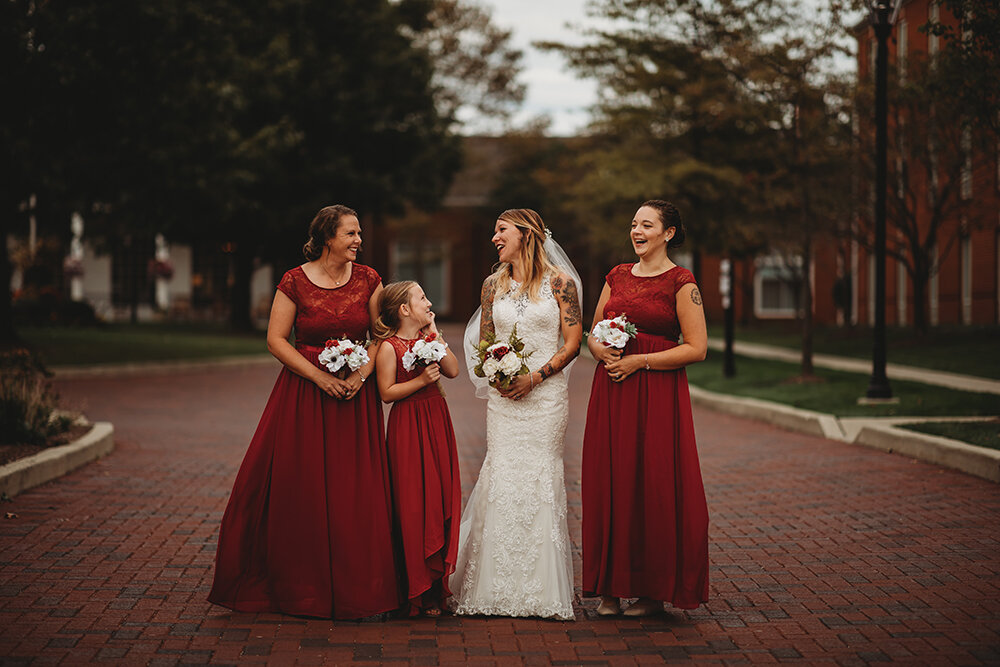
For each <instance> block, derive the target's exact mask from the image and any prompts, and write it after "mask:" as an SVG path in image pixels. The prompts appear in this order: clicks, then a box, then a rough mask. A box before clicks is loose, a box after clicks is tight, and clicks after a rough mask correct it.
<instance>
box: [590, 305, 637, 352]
mask: <svg viewBox="0 0 1000 667" xmlns="http://www.w3.org/2000/svg"><path fill="white" fill-rule="evenodd" d="M608 315H611V319H607V320H601V321H600V322H598V323H597V324H595V325H594V331H593V332H592V333H591V334H590V335H591V336H593V337H594V338H595V339H596V340H597V342H599V343H600V344H602V345H604V346H605V347H614V348H617V349H619V350H620V349H622V348H623V347H625V345H626V344H628V342H629V339H631V338H635V334H636V330H635V325H634V324H632V323H631V322H629V321H628V320H627V319H625V313H622V314H621V315H619V316H618V317H615V314H614V313H608Z"/></svg>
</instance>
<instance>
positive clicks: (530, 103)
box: [477, 0, 852, 136]
mask: <svg viewBox="0 0 1000 667" xmlns="http://www.w3.org/2000/svg"><path fill="white" fill-rule="evenodd" d="M477 1H478V2H479V4H481V5H483V6H485V7H488V8H490V9H491V10H492V12H493V21H494V23H495V24H496V25H498V26H501V27H503V28H508V29H511V30H513V35H512V41H513V43H514V46H516V47H517V48H520V49H521V50H522V51H523V52H524V60H523V64H524V71H523V74H522V76H521V80H522V81H523V82H524V83H525V84H526V85H527V95H526V98H525V101H524V104H523V106H522V109H521V111H520V113H518V114H517V115H516V116H515V117H514V124H515V125H523V124H525V122H526V121H528V120H530V119H531V118H534V117H537V116H539V115H546V116H548V117H549V118H550V119H551V125H550V126H549V134H552V135H558V136H570V135H574V134H576V133H577V132H578V131H579V130H582V129H583V128H584V127H586V125H587V122H588V119H589V113H588V111H587V109H588V107H590V106H591V105H593V104H594V103H595V102H596V100H597V85H596V83H595V82H594V81H592V80H586V79H580V78H577V76H576V74H574V73H573V72H572V71H570V70H569V68H568V67H567V66H566V61H565V60H564V59H563V57H562V56H560V55H559V54H557V53H548V52H544V51H540V50H539V49H536V48H534V47H533V46H532V45H531V44H532V42H535V41H540V40H547V41H557V42H566V43H580V42H581V41H583V40H582V38H581V36H580V34H579V32H577V31H575V30H573V29H572V28H570V27H567V24H571V25H575V26H580V27H587V26H591V27H592V26H594V25H596V22H595V21H594V20H593V19H589V18H588V17H587V15H586V12H585V10H584V8H585V5H586V4H587V0H477ZM825 2H826V0H804V4H806V5H814V6H821V5H823V4H824V3H825ZM851 67H852V62H851V61H850V59H846V60H845V61H844V62H842V63H840V65H839V67H838V68H851Z"/></svg>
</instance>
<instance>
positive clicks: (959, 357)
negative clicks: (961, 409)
mask: <svg viewBox="0 0 1000 667" xmlns="http://www.w3.org/2000/svg"><path fill="white" fill-rule="evenodd" d="M799 327H800V325H799V324H798V323H796V322H762V323H759V324H754V325H752V326H745V327H740V326H737V328H736V340H737V341H745V342H748V343H767V344H769V345H780V346H782V347H789V348H793V349H796V350H798V349H800V347H801V340H802V334H801V330H800V328H799ZM709 335H711V336H712V337H713V338H720V339H721V338H722V336H723V329H722V326H721V325H712V326H710V327H709ZM886 338H887V341H888V358H889V363H896V364H905V365H908V366H918V367H923V368H933V369H936V370H942V371H950V372H952V373H964V374H967V375H977V376H980V377H987V378H993V379H1000V327H996V326H990V327H938V328H935V329H933V330H932V331H930V332H929V333H928V334H927V335H926V336H923V337H921V336H917V335H916V334H915V333H914V332H913V330H912V329H901V328H889V329H888V331H887V332H886ZM814 351H815V352H817V353H822V354H835V355H840V356H845V357H854V358H857V359H871V357H872V331H871V329H869V328H867V327H851V328H848V327H823V328H820V329H817V331H816V335H815V342H814ZM895 384H896V383H895V382H893V387H894V388H895Z"/></svg>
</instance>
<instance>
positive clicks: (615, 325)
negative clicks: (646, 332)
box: [608, 322, 622, 329]
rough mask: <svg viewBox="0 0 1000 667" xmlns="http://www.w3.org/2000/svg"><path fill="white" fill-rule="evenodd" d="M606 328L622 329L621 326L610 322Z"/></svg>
mask: <svg viewBox="0 0 1000 667" xmlns="http://www.w3.org/2000/svg"><path fill="white" fill-rule="evenodd" d="M608 326H609V327H610V328H612V329H621V328H622V325H620V324H618V323H617V322H612V323H611V324H609V325H608Z"/></svg>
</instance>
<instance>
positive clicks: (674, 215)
mask: <svg viewBox="0 0 1000 667" xmlns="http://www.w3.org/2000/svg"><path fill="white" fill-rule="evenodd" d="M642 206H648V207H650V208H654V209H656V212H657V213H659V214H660V222H662V223H663V230H664V231H666V230H668V229H670V228H671V227H673V228H674V235H673V236H671V237H670V240H669V241H667V247H668V248H676V247H678V246H682V245H684V237H685V236H686V235H687V230H685V229H684V223H683V222H681V214H680V211H678V210H677V207H676V206H674V205H673V204H671V203H670V202H668V201H664V200H662V199H650V200H649V201H644V202H642ZM642 206H640V207H639V208H642Z"/></svg>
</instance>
